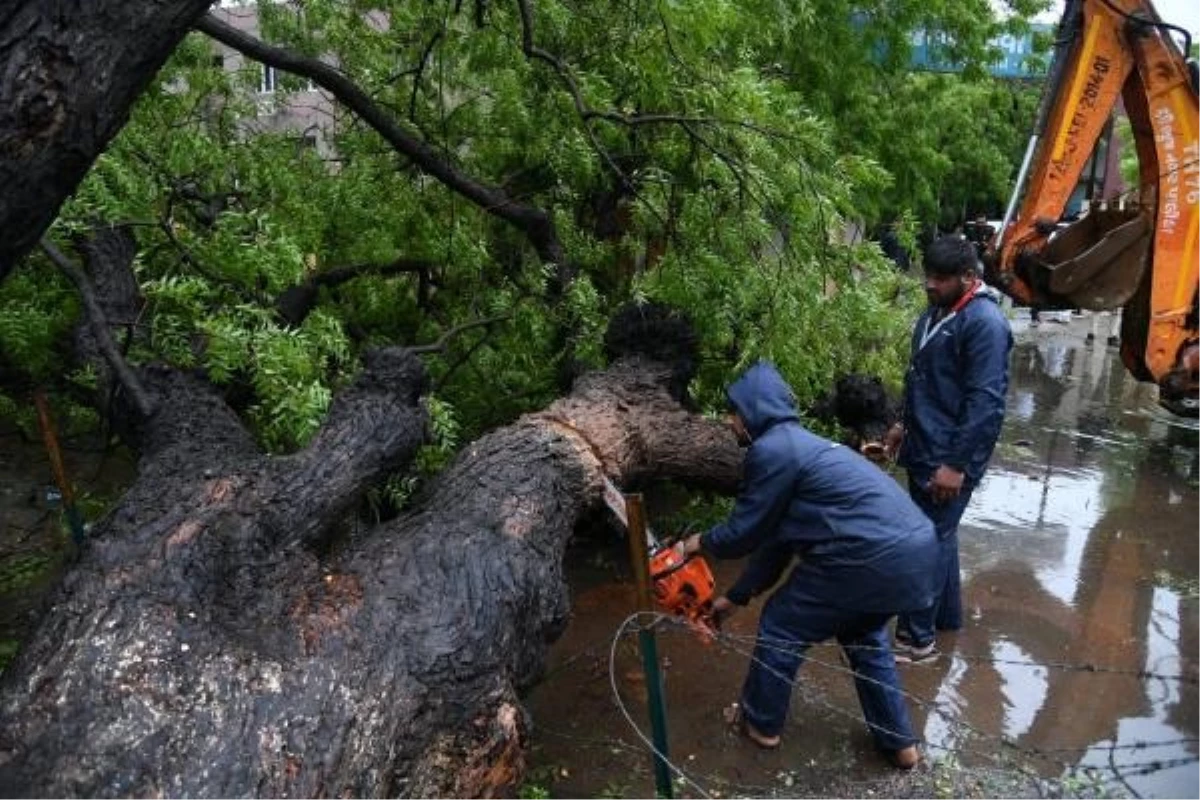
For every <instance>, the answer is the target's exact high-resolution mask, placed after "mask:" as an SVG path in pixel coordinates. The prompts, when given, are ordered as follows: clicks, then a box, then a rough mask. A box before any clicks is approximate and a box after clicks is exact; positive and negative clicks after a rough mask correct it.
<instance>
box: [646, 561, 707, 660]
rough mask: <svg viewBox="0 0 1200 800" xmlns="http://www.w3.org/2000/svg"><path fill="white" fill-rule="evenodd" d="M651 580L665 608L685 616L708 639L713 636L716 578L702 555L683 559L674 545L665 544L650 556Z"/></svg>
mask: <svg viewBox="0 0 1200 800" xmlns="http://www.w3.org/2000/svg"><path fill="white" fill-rule="evenodd" d="M650 579H651V580H652V581H653V582H654V599H655V600H656V601H658V604H659V605H660V606H661V607H662V608H663V609H664V610H666V611H667V612H668V613H670V614H675V615H676V616H680V617H683V618H684V619H685V620H686V621H687V623H688V624H689V625H690V626H692V627H693V628H695V629H697V632H699V633H701V634H702V635H703V636H704V637H705V638H710V637H711V636H712V633H713V629H712V624H711V617H712V603H713V589H714V587H715V586H716V581H715V580H714V579H713V574H712V570H710V569H709V568H708V564H707V563H706V562H705V560H704V559H703V558H701V557H700V556H692V557H690V558H684V557H683V556H681V555H680V554H679V552H678V551H677V550H676V549H675V548H674V547H664V548H662V549H661V550H659V551H658V552H657V553H655V554H654V555H652V556H651V557H650Z"/></svg>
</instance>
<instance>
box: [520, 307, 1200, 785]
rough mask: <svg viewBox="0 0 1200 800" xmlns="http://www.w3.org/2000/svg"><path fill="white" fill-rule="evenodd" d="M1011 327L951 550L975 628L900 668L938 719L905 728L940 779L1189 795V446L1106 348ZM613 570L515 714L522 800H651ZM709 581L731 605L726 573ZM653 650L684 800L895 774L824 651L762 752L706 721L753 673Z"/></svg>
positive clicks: (1193, 674) (702, 656) (728, 656)
mask: <svg viewBox="0 0 1200 800" xmlns="http://www.w3.org/2000/svg"><path fill="white" fill-rule="evenodd" d="M1014 328H1015V329H1017V331H1018V334H1017V347H1016V350H1015V352H1014V358H1013V367H1012V385H1011V387H1010V393H1009V416H1008V420H1007V422H1006V425H1005V431H1004V434H1003V437H1002V441H1001V446H1000V447H999V448H998V450H997V456H996V457H995V458H994V459H993V463H992V467H991V470H990V472H989V474H988V476H987V477H986V478H985V480H984V483H983V484H982V485H981V486H980V487H979V488H978V490H977V491H976V494H975V496H974V497H973V499H972V502H971V506H970V507H969V509H968V512H967V515H966V517H965V518H964V521H963V525H962V535H961V537H960V538H961V540H962V562H963V578H964V594H965V599H966V603H967V608H968V610H969V617H970V618H969V621H968V624H967V627H966V629H965V630H963V631H962V632H960V633H959V634H957V635H947V636H945V638H944V640H943V642H942V649H943V650H944V651H946V652H947V654H948V655H947V656H944V657H943V658H942V659H941V660H940V661H939V662H938V663H936V664H933V665H923V666H920V667H906V668H902V673H901V675H902V679H903V681H904V686H905V689H906V690H907V691H908V692H910V693H911V695H912V696H913V698H919V699H923V700H927V701H933V703H934V705H933V706H932V708H931V707H930V706H928V705H926V704H923V703H921V702H919V701H918V700H917V699H914V700H913V701H911V702H910V708H911V709H912V711H913V716H914V723H915V724H916V725H917V726H918V730H920V731H921V732H922V735H923V736H924V737H925V739H926V742H927V744H928V748H927V749H928V753H929V755H930V756H932V757H933V758H935V759H936V758H946V757H948V756H953V757H954V759H955V760H956V761H957V762H958V763H961V764H965V765H969V766H978V767H983V768H995V769H999V770H1001V771H1005V770H1007V771H1008V772H1009V773H1011V770H1012V764H1013V762H1014V761H1019V762H1024V763H1026V764H1028V765H1029V766H1031V767H1033V768H1035V769H1036V770H1037V772H1038V773H1040V774H1041V775H1042V776H1044V777H1046V778H1056V777H1059V776H1061V775H1063V774H1064V773H1065V772H1066V771H1067V770H1072V769H1075V770H1077V769H1079V768H1082V767H1094V768H1095V769H1096V770H1097V772H1096V775H1097V776H1098V778H1097V780H1102V781H1104V782H1105V783H1104V784H1103V788H1104V789H1105V790H1106V791H1108V792H1109V793H1116V794H1128V795H1132V794H1134V793H1136V794H1138V795H1141V796H1144V797H1195V796H1200V774H1198V772H1197V767H1196V761H1195V760H1196V758H1197V744H1196V740H1197V736H1198V720H1197V702H1198V698H1197V686H1196V680H1197V674H1198V673H1197V662H1198V652H1197V651H1198V648H1200V641H1198V640H1200V636H1198V629H1200V617H1198V614H1197V605H1198V603H1197V572H1198V570H1197V564H1198V560H1200V552H1198V551H1200V547H1198V537H1197V529H1196V520H1197V508H1198V506H1200V499H1198V493H1197V480H1198V476H1200V470H1198V468H1197V451H1198V447H1197V426H1196V424H1195V421H1194V420H1180V419H1178V418H1175V417H1172V416H1170V415H1168V414H1166V412H1164V411H1162V410H1161V409H1159V408H1158V407H1157V405H1156V404H1155V402H1154V389H1153V387H1150V386H1147V385H1145V384H1139V383H1137V382H1136V381H1134V380H1133V379H1132V378H1130V377H1129V376H1128V375H1127V374H1126V373H1125V371H1124V368H1123V367H1122V366H1121V364H1120V361H1119V358H1118V357H1117V355H1116V351H1115V349H1114V348H1105V347H1104V346H1102V345H1101V346H1091V347H1089V346H1087V345H1086V344H1085V343H1084V335H1085V334H1086V332H1087V330H1088V321H1087V320H1086V319H1084V320H1074V321H1072V322H1071V323H1070V324H1068V325H1061V326H1059V325H1055V326H1042V327H1041V328H1040V329H1030V330H1022V329H1021V328H1020V327H1019V326H1014ZM606 552H608V555H607V556H605V558H607V562H606V563H607V566H602V565H599V564H591V565H588V566H586V567H581V566H580V565H578V564H574V565H572V564H573V561H572V559H570V558H569V559H568V566H569V571H570V573H571V576H572V582H573V583H572V585H573V586H574V588H575V593H576V594H575V608H574V615H575V616H574V618H573V621H572V623H571V625H570V626H569V627H568V630H567V632H566V634H565V635H564V638H563V639H562V640H561V641H559V642H558V643H557V644H556V645H555V646H554V647H553V648H552V651H551V654H550V668H551V673H550V675H549V677H548V678H547V680H546V681H544V682H543V683H542V684H541V685H540V686H538V687H536V688H535V689H534V690H533V692H532V693H531V695H530V697H529V705H530V709H531V712H532V714H533V717H534V720H535V725H536V726H537V727H536V729H535V732H534V736H533V744H534V755H533V763H534V767H535V770H534V774H533V775H532V776H531V782H533V783H538V784H539V785H541V786H544V787H549V788H550V789H551V791H552V792H553V794H554V795H556V796H580V797H586V796H616V795H623V796H641V797H649V796H653V792H654V782H653V776H652V774H651V769H650V766H651V762H650V756H649V750H648V749H647V748H646V746H645V745H644V744H643V743H642V742H640V741H639V739H638V736H637V734H636V733H635V732H634V730H633V729H632V728H631V725H630V723H629V721H627V720H626V719H625V718H624V717H623V716H622V713H621V711H620V709H619V708H618V705H617V703H616V701H615V700H614V691H613V687H612V686H611V685H610V682H609V675H608V671H607V670H608V665H607V653H608V643H609V641H610V640H611V638H612V636H613V634H614V633H615V631H616V630H617V628H618V626H619V625H620V623H621V620H622V619H624V617H625V616H626V614H628V613H629V610H630V609H632V607H633V591H632V587H631V585H630V582H629V578H628V568H627V566H625V565H624V557H625V556H624V548H623V547H622V546H620V545H619V544H614V545H613V546H612V548H611V550H608V551H606ZM716 572H717V581H718V588H719V587H721V586H728V585H729V583H730V582H731V581H732V580H733V579H734V578H735V577H736V574H737V566H736V565H730V564H718V565H716ZM756 619H757V606H756V607H752V608H751V609H750V610H748V611H745V612H742V614H741V615H739V616H738V617H735V618H734V620H733V623H732V626H731V628H732V632H733V633H734V634H735V635H736V636H738V637H741V638H740V639H739V640H738V641H736V642H734V644H738V645H740V648H739V649H741V650H742V651H744V652H748V651H749V649H750V642H751V641H752V637H753V631H754V625H755V623H756ZM635 641H636V640H634V639H627V640H626V641H625V642H624V643H623V644H622V645H621V646H620V648H619V651H618V660H617V670H616V675H617V678H616V681H615V683H616V688H617V690H619V692H620V693H621V696H622V701H623V702H624V703H626V704H627V705H628V711H629V714H630V716H631V719H632V720H633V722H635V723H637V724H638V725H639V726H641V728H642V730H643V731H644V732H645V733H646V735H648V733H649V726H648V722H647V720H648V715H647V712H646V709H645V706H644V694H645V692H644V686H642V685H641V683H640V681H641V678H640V666H639V662H638V659H637V655H636V648H635V644H634V642H635ZM588 648H596V649H595V651H594V652H592V653H591V654H588V653H589V650H588ZM660 651H661V652H662V653H663V655H664V658H665V660H666V661H667V663H668V664H669V667H668V668H667V670H666V692H667V711H668V717H669V723H668V725H669V732H670V738H669V744H670V754H671V757H672V760H673V761H674V762H676V763H677V764H679V765H680V766H681V767H683V768H684V769H685V770H687V771H688V772H689V774H691V775H692V776H693V777H694V778H695V780H696V784H697V786H681V787H680V789H681V791H682V792H683V793H684V794H686V795H688V796H700V794H701V793H702V792H701V790H703V793H707V794H709V795H717V794H719V795H721V796H726V795H729V794H739V795H742V796H746V795H755V796H768V795H782V796H787V795H789V794H791V795H793V796H794V795H795V794H805V793H807V794H818V795H819V794H828V795H829V796H834V790H832V789H830V788H829V787H833V786H840V787H842V789H841V790H839V791H840V792H849V794H843V795H840V796H864V795H866V793H867V792H868V791H875V790H876V789H877V788H878V786H877V784H876V783H873V781H877V780H878V779H879V776H880V775H881V773H886V772H888V770H887V768H886V767H885V766H883V765H882V762H881V761H880V760H879V758H878V756H877V755H876V754H874V753H873V752H872V749H871V745H870V739H869V737H868V735H867V732H866V730H865V728H864V726H863V723H862V722H861V719H860V717H859V710H858V704H857V701H856V699H855V697H854V691H853V686H852V683H851V680H850V678H849V676H848V675H846V674H845V673H844V672H843V671H842V670H841V662H840V659H839V658H838V655H837V653H836V651H835V650H833V649H830V648H827V647H826V648H819V649H815V650H814V651H813V655H814V659H813V661H812V662H810V663H809V664H806V665H805V667H804V668H803V669H802V670H801V673H800V680H799V682H798V686H797V692H796V694H795V696H794V699H793V706H792V713H791V717H790V719H789V722H788V725H787V727H786V729H785V731H784V745H783V747H781V748H780V750H779V751H775V752H770V753H767V752H763V751H761V750H758V749H757V748H755V747H753V746H752V745H750V744H748V743H746V742H744V741H743V740H741V739H739V738H737V737H734V736H733V735H731V734H730V733H729V731H728V730H727V728H726V726H725V725H724V724H723V722H722V721H721V718H720V711H721V709H722V708H723V706H725V705H727V704H728V703H730V702H731V701H733V700H734V699H736V696H737V694H738V690H739V688H740V686H741V680H742V677H743V675H744V671H745V667H746V663H747V660H748V659H747V657H746V655H744V654H742V653H738V652H735V651H733V650H730V649H727V648H726V647H725V646H723V645H715V646H709V647H707V648H706V647H704V646H702V645H700V644H699V643H698V642H696V641H695V640H694V639H691V638H689V637H688V636H686V635H681V634H674V633H663V634H662V635H661V636H660ZM581 653H583V654H585V655H584V656H582V657H580V654H581ZM572 659H575V660H574V661H572ZM818 662H819V663H818ZM556 669H557V671H555V670H556ZM1139 673H1150V675H1144V674H1139ZM1156 676H1162V677H1156ZM1170 676H1182V679H1176V678H1172V677H1170ZM639 691H640V694H639ZM1002 737H1003V738H1004V739H1005V740H1006V741H1008V742H1011V746H1009V745H1005V744H1002V742H1001V739H1002ZM1177 761H1185V762H1186V763H1179V764H1175V762H1177ZM1097 786H1100V784H1093V785H1092V786H1091V787H1090V788H1089V787H1088V786H1087V785H1084V788H1082V789H1080V790H1079V791H1081V792H1082V793H1083V794H1093V793H1095V792H1096V791H1097V788H1096V787H1097ZM855 787H857V790H856V789H855ZM986 791H987V790H985V792H986ZM995 791H996V790H993V793H995ZM877 793H878V792H877ZM999 793H1000V794H1007V792H1004V791H1002V790H1000V791H999Z"/></svg>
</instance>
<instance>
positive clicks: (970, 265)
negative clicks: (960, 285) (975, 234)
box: [925, 234, 979, 275]
mask: <svg viewBox="0 0 1200 800" xmlns="http://www.w3.org/2000/svg"><path fill="white" fill-rule="evenodd" d="M978 259H979V256H978V255H976V252H975V245H973V244H972V243H971V242H969V241H967V240H966V239H964V238H962V237H961V236H955V235H953V234H951V235H949V236H941V237H939V238H937V239H934V240H933V242H932V243H930V245H929V247H927V248H925V271H926V272H929V273H932V274H934V275H965V274H966V273H967V272H971V271H975V270H977V269H978Z"/></svg>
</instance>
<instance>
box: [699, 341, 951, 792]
mask: <svg viewBox="0 0 1200 800" xmlns="http://www.w3.org/2000/svg"><path fill="white" fill-rule="evenodd" d="M727 396H728V399H729V404H730V407H731V409H732V413H731V415H730V419H729V421H730V425H731V426H732V427H733V430H734V433H735V434H736V435H737V437H738V442H739V443H740V444H741V445H742V446H744V447H748V448H749V449H748V450H747V451H746V457H745V462H744V464H743V471H742V483H741V486H740V487H739V491H738V496H737V501H736V503H735V505H734V509H733V513H732V514H731V515H730V517H729V519H728V520H727V521H726V522H724V523H722V524H720V525H717V526H716V527H714V528H712V529H711V530H709V531H707V532H705V533H703V534H696V535H694V536H691V537H689V538H687V539H685V540H684V541H682V542H681V543H680V544H679V545H677V546H678V547H680V548H681V549H682V550H683V551H684V554H685V555H690V554H692V553H695V552H697V551H699V550H703V551H704V552H705V553H706V554H709V555H712V556H714V557H716V558H740V557H742V556H746V555H749V556H750V560H749V562H748V563H747V566H746V569H745V571H744V572H743V574H742V576H741V577H740V578H739V579H738V581H737V582H736V583H735V584H734V585H733V586H732V587H730V588H729V590H728V591H727V592H725V594H724V595H723V596H721V597H718V598H717V600H716V601H715V602H714V615H715V617H716V619H717V620H718V621H720V619H721V618H723V617H727V616H728V615H729V614H730V613H732V611H733V610H734V608H735V606H744V605H745V604H746V603H748V602H749V601H750V599H751V598H753V597H754V596H756V595H758V594H760V593H762V592H764V591H766V590H767V589H769V588H771V586H772V585H774V584H775V582H776V581H777V580H778V579H779V577H780V576H781V575H782V574H783V572H784V570H785V569H787V568H788V567H789V566H790V565H791V564H792V561H793V557H794V556H800V559H801V560H800V562H799V563H798V564H797V565H796V566H795V567H794V568H793V569H792V572H791V574H790V575H789V576H788V578H787V579H786V580H785V581H784V582H783V583H782V584H781V586H780V587H779V589H777V590H776V591H775V592H774V593H773V594H772V595H771V597H770V599H769V600H768V601H767V603H766V605H765V606H764V607H763V611H762V616H761V617H760V619H759V626H758V637H757V641H756V643H755V648H754V657H753V659H752V661H751V663H750V670H749V673H748V674H747V675H746V681H745V684H744V685H743V687H742V696H741V702H740V707H739V712H740V715H741V717H740V720H739V724H740V725H741V728H742V731H743V732H744V733H745V734H746V735H747V736H748V737H749V738H751V739H752V740H753V741H754V742H756V743H757V744H758V745H760V746H762V747H768V748H773V747H777V746H778V745H779V741H780V732H781V731H782V730H783V725H784V721H785V720H786V719H787V712H788V705H789V703H790V701H791V694H792V684H793V682H794V681H795V678H796V673H797V671H798V670H799V668H800V665H801V664H802V663H803V661H804V653H805V651H806V650H807V648H808V646H809V645H812V644H817V643H819V642H822V641H824V640H826V639H829V638H831V637H836V638H837V641H838V643H839V644H841V646H842V648H843V650H844V651H845V653H846V656H847V658H848V659H849V661H850V664H851V666H852V668H853V670H854V680H855V686H856V688H857V690H858V697H859V701H860V703H861V704H862V710H863V716H864V717H865V719H866V723H867V726H868V727H869V728H870V730H871V734H872V736H873V737H874V739H875V743H876V745H877V746H878V747H879V748H880V750H882V751H883V752H884V753H885V754H886V755H887V756H888V759H889V760H890V762H891V763H892V764H893V766H896V767H897V768H900V769H911V768H912V767H914V766H915V765H916V763H917V761H918V757H919V756H918V752H917V747H916V743H917V737H916V736H915V735H914V734H913V730H912V723H911V721H910V719H909V715H908V709H907V707H906V706H905V703H904V698H903V696H902V694H901V690H900V686H899V680H898V678H897V674H896V665H895V661H894V659H893V657H892V652H891V646H890V636H889V634H888V629H887V624H888V621H889V620H890V619H891V618H892V617H893V616H895V615H896V614H898V613H900V612H903V611H910V610H914V609H920V608H924V607H926V606H928V604H929V603H930V602H931V600H932V597H933V581H932V580H931V577H932V575H933V573H934V566H935V561H936V558H937V541H936V538H935V536H934V532H933V525H932V524H931V523H930V522H929V520H928V518H927V517H926V516H925V515H924V514H923V513H922V512H921V510H920V509H919V508H917V506H916V505H914V504H913V502H912V501H911V500H910V499H909V497H908V495H907V494H906V493H905V492H904V490H903V489H901V488H900V486H899V485H898V484H897V483H896V482H895V481H894V480H893V479H892V478H891V477H889V476H888V475H887V474H885V473H884V472H883V471H881V470H880V469H879V468H878V467H876V466H875V465H873V464H871V463H870V462H869V461H867V460H865V459H864V458H862V457H861V456H859V455H858V454H857V453H855V452H854V451H852V450H850V449H849V448H846V447H843V446H841V445H839V444H835V443H834V442H831V441H829V440H827V439H823V438H821V437H820V436H817V435H815V434H813V433H811V432H809V431H808V430H806V429H805V428H803V427H802V426H801V425H800V421H799V417H798V415H797V412H796V406H795V400H794V396H793V394H792V391H791V389H790V388H789V387H788V385H787V383H786V382H785V381H784V380H783V377H782V376H781V375H780V374H779V373H778V372H777V371H776V370H775V368H774V367H773V366H771V365H769V364H766V363H759V364H756V365H754V366H752V367H751V368H750V369H748V370H747V371H746V373H745V374H744V375H742V377H741V378H739V379H738V380H737V381H735V382H734V383H733V385H731V386H730V387H729V389H728V391H727Z"/></svg>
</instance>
